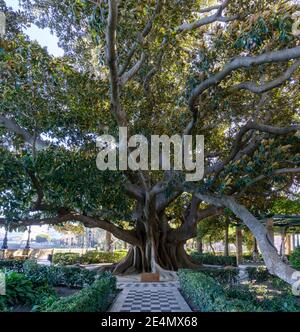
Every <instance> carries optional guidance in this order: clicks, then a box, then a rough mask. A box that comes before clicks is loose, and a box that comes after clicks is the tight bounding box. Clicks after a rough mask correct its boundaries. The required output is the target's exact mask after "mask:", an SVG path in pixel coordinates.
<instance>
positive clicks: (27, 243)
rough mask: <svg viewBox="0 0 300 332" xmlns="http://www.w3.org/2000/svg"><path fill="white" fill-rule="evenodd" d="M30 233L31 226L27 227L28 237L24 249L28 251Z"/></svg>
mask: <svg viewBox="0 0 300 332" xmlns="http://www.w3.org/2000/svg"><path fill="white" fill-rule="evenodd" d="M30 233H31V226H29V228H28V237H27V242H26V246H25V249H30Z"/></svg>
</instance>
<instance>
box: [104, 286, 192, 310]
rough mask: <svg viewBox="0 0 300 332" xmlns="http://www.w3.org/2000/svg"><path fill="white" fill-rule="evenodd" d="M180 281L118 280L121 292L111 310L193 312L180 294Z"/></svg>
mask: <svg viewBox="0 0 300 332" xmlns="http://www.w3.org/2000/svg"><path fill="white" fill-rule="evenodd" d="M178 287H179V283H178V282H177V281H170V282H153V283H146V282H135V281H133V282H130V281H128V282H126V280H119V281H118V288H120V289H122V291H121V293H120V294H119V295H118V296H117V298H116V299H115V301H114V303H113V305H112V306H111V308H110V310H109V311H110V312H191V309H190V307H189V306H188V304H187V303H186V301H185V300H184V298H183V297H182V295H181V294H180V292H179V290H178Z"/></svg>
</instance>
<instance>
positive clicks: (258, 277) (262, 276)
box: [246, 266, 271, 282]
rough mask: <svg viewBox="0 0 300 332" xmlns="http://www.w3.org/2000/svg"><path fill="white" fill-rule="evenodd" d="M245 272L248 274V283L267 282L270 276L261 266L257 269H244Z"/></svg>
mask: <svg viewBox="0 0 300 332" xmlns="http://www.w3.org/2000/svg"><path fill="white" fill-rule="evenodd" d="M246 271H247V273H248V278H249V280H250V281H254V280H255V281H257V282H264V281H267V280H268V279H269V278H270V276H271V275H270V273H269V272H268V270H267V269H266V268H265V267H263V266H259V267H252V266H248V267H247V268H246Z"/></svg>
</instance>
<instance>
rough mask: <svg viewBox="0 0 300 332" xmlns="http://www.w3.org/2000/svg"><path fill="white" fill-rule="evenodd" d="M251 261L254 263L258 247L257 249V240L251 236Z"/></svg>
mask: <svg viewBox="0 0 300 332" xmlns="http://www.w3.org/2000/svg"><path fill="white" fill-rule="evenodd" d="M252 257H253V261H254V262H256V261H257V258H258V247H257V240H256V238H255V236H253V252H252Z"/></svg>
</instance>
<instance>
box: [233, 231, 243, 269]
mask: <svg viewBox="0 0 300 332" xmlns="http://www.w3.org/2000/svg"><path fill="white" fill-rule="evenodd" d="M235 232H236V233H235V234H236V262H237V265H238V266H239V265H240V264H241V263H242V260H243V233H242V228H241V227H240V226H236V229H235Z"/></svg>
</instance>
